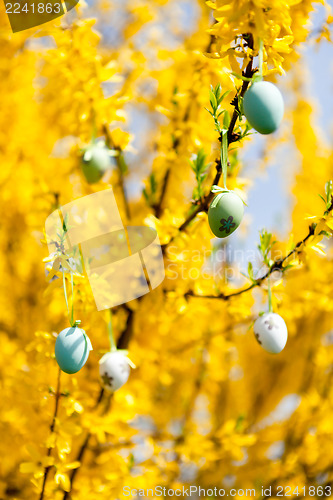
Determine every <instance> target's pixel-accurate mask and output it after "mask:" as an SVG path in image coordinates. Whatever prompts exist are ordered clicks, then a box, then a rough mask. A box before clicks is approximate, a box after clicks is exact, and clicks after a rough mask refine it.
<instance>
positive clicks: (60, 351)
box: [55, 326, 92, 373]
mask: <svg viewBox="0 0 333 500" xmlns="http://www.w3.org/2000/svg"><path fill="white" fill-rule="evenodd" d="M91 350H92V346H91V342H90V340H89V337H88V336H87V335H86V333H85V331H84V330H82V328H79V327H77V326H73V327H70V328H65V330H62V331H61V332H60V333H59V335H58V337H57V340H56V343H55V357H56V360H57V363H58V365H59V366H60V368H61V369H62V371H63V372H65V373H76V372H78V371H79V370H81V368H82V366H83V365H84V364H85V363H86V361H87V359H88V356H89V351H91Z"/></svg>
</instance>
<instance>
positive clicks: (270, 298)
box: [267, 276, 273, 313]
mask: <svg viewBox="0 0 333 500" xmlns="http://www.w3.org/2000/svg"><path fill="white" fill-rule="evenodd" d="M267 286H268V310H269V312H270V313H272V312H273V304H272V289H271V280H270V277H269V276H268V278H267Z"/></svg>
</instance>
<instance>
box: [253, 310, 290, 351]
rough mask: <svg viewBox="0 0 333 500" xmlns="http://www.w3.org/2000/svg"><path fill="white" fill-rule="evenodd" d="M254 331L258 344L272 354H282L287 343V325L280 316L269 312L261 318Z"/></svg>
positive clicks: (257, 321)
mask: <svg viewBox="0 0 333 500" xmlns="http://www.w3.org/2000/svg"><path fill="white" fill-rule="evenodd" d="M253 330H254V335H255V337H256V339H257V341H258V343H259V344H260V345H261V346H262V347H263V348H264V349H265V351H267V352H270V353H272V354H277V353H279V352H281V351H282V350H283V349H284V347H285V345H286V343H287V339H288V330H287V325H286V323H285V321H284V319H283V318H282V317H281V316H279V314H276V313H272V312H268V313H265V314H263V315H262V316H259V318H258V319H257V320H256V322H255V323H254V326H253Z"/></svg>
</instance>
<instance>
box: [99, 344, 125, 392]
mask: <svg viewBox="0 0 333 500" xmlns="http://www.w3.org/2000/svg"><path fill="white" fill-rule="evenodd" d="M99 374H100V376H101V379H102V383H103V387H104V388H105V389H107V390H108V391H111V392H114V391H116V390H118V389H119V388H120V387H122V386H123V385H124V384H126V382H127V380H128V377H129V374H130V366H129V364H128V360H127V358H126V355H125V354H124V353H122V352H121V351H114V352H108V353H107V354H105V355H104V356H103V357H102V358H101V359H100V361H99Z"/></svg>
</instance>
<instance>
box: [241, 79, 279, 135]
mask: <svg viewBox="0 0 333 500" xmlns="http://www.w3.org/2000/svg"><path fill="white" fill-rule="evenodd" d="M243 109H244V114H245V116H246V118H247V120H248V121H249V123H250V124H251V126H252V127H253V128H254V129H255V130H256V131H257V132H260V134H271V133H272V132H275V130H277V129H278V127H279V126H280V123H281V121H282V118H283V112H284V104H283V97H282V95H281V92H280V91H279V89H278V88H277V87H276V86H275V85H274V84H273V83H271V82H264V81H261V82H255V83H253V84H252V85H251V87H250V88H249V89H248V90H247V91H246V92H245V95H244V100H243Z"/></svg>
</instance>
